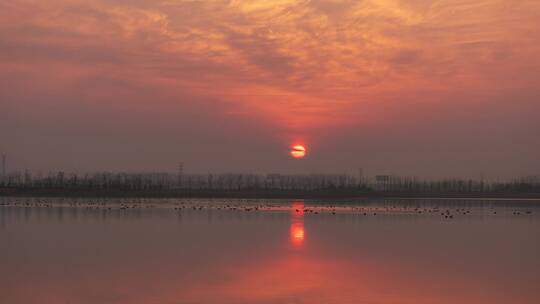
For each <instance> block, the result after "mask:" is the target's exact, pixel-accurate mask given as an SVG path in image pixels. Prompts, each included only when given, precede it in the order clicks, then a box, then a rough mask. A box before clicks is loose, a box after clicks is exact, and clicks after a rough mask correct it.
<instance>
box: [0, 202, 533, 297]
mask: <svg viewBox="0 0 540 304" xmlns="http://www.w3.org/2000/svg"><path fill="white" fill-rule="evenodd" d="M9 202H10V204H9V205H1V203H2V199H1V198H0V248H1V250H0V269H2V271H0V303H13V304H18V303H43V304H56V303H78V304H94V303H100V304H128V303H129V304H146V303H191V304H218V303H219V304H248V303H249V304H279V303H312V304H323V303H344V304H347V303H350V304H352V303H373V304H389V303H399V304H413V303H414V304H431V303H438V304H453V303H479V304H487V303H489V304H506V303H520V304H533V303H534V304H536V303H540V301H539V300H540V291H539V290H538V288H537V285H538V282H540V264H539V259H538V256H539V255H538V253H539V252H540V251H539V250H540V242H539V240H540V238H538V236H539V235H540V216H538V213H540V212H539V211H540V210H539V209H540V207H533V206H532V205H530V204H529V205H527V206H526V207H524V208H522V209H518V208H517V207H516V206H515V205H511V204H509V205H508V207H504V206H502V205H496V206H494V208H495V209H491V207H475V208H474V209H473V207H474V206H467V208H470V209H471V210H472V212H471V213H473V214H475V215H469V214H467V215H462V216H457V215H458V213H457V211H455V210H456V209H457V208H460V209H461V208H462V207H461V206H460V207H457V206H449V207H445V208H444V209H443V207H442V206H444V205H443V204H441V203H440V202H438V201H431V202H432V205H428V202H430V201H426V202H425V203H424V202H418V205H419V206H417V205H416V203H411V202H403V203H402V204H398V203H395V202H390V203H388V205H385V203H381V204H376V202H373V204H372V205H370V206H366V204H364V205H354V206H343V205H339V204H335V203H334V202H324V203H325V204H324V205H323V204H320V205H317V202H313V201H309V200H306V201H279V202H266V201H254V202H251V201H250V202H246V201H235V200H229V201H226V202H224V203H221V204H220V203H219V202H215V201H203V200H201V201H196V202H194V203H182V202H181V201H172V202H170V203H169V205H166V203H167V201H164V200H162V201H157V200H155V201H148V202H146V204H139V205H138V202H136V203H133V202H130V201H125V200H124V201H117V200H103V201H99V202H98V203H99V204H98V203H96V201H88V202H87V203H81V201H78V202H77V204H76V205H75V202H73V203H70V204H71V205H75V206H71V205H69V206H68V204H66V202H64V203H63V204H62V202H58V203H57V202H56V201H55V200H54V199H48V200H40V201H39V203H36V202H32V201H28V202H26V201H23V200H15V199H10V201H9ZM68 202H69V201H68ZM83 202H84V201H83ZM158 202H159V203H161V204H158ZM103 203H105V205H103ZM128 203H129V204H128ZM150 203H155V205H156V206H157V207H156V208H149V207H148V206H149V204H150ZM4 204H5V203H4ZM422 204H424V205H422ZM49 206H51V207H49ZM125 206H129V208H127V207H125ZM254 206H255V207H254ZM195 207H197V208H195ZM417 207H418V208H417ZM420 207H422V208H420ZM451 207H453V208H452V212H454V214H455V215H456V217H455V218H454V219H453V220H448V219H445V218H444V217H443V216H441V214H440V213H435V212H431V213H430V212H426V211H424V210H425V209H428V210H429V209H435V208H437V209H440V210H441V212H442V210H446V209H447V208H448V209H450V208H451ZM25 208H26V209H25ZM254 208H258V209H254ZM505 208H508V209H505ZM525 208H526V209H525ZM533 208H536V209H533ZM528 210H532V214H528V213H527V211H528ZM419 211H422V213H419ZM494 211H497V213H496V214H495V213H494ZM518 211H519V213H520V214H521V215H517V214H515V213H516V212H518ZM375 212H376V213H377V215H373V213H375ZM48 213H50V214H51V216H48ZM364 213H365V214H366V215H364ZM483 214H485V215H486V216H485V217H479V216H480V215H483ZM396 219H400V220H396ZM305 226H307V227H305ZM306 228H307V229H309V234H307V233H308V232H307V231H306ZM287 230H289V233H288V234H289V235H288V236H287ZM307 236H309V242H308V243H306V241H307V239H306V237H307ZM36 253H39V254H36ZM28 286H32V289H31V290H30V291H29V290H28ZM98 295H99V296H98Z"/></svg>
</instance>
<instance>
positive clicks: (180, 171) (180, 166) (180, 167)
mask: <svg viewBox="0 0 540 304" xmlns="http://www.w3.org/2000/svg"><path fill="white" fill-rule="evenodd" d="M183 175H184V162H180V163H178V188H181V187H182V177H183Z"/></svg>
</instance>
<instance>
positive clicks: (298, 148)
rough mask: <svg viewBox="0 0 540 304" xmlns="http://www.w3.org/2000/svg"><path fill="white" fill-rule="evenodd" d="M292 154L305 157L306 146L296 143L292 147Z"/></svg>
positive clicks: (296, 156) (295, 156)
mask: <svg viewBox="0 0 540 304" xmlns="http://www.w3.org/2000/svg"><path fill="white" fill-rule="evenodd" d="M291 156H292V157H294V158H303V157H304V156H306V148H305V147H304V146H302V145H295V146H293V147H292V150H291Z"/></svg>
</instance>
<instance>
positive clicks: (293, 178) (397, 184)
mask: <svg viewBox="0 0 540 304" xmlns="http://www.w3.org/2000/svg"><path fill="white" fill-rule="evenodd" d="M0 189H2V190H3V191H2V192H4V193H5V192H6V191H8V192H9V191H19V192H25V191H26V192H29V191H34V192H36V191H37V192H40V191H42V192H45V191H47V190H51V191H56V192H61V191H87V192H91V191H117V192H118V193H121V192H125V193H129V192H130V191H135V192H138V193H144V192H145V191H147V192H148V193H154V194H156V193H157V194H158V193H174V194H177V195H189V194H194V193H198V194H204V193H214V194H218V193H227V192H231V193H232V192H234V193H239V194H241V193H242V191H250V192H257V191H258V192H259V193H267V194H271V193H289V194H291V195H294V193H310V192H312V193H319V194H322V193H325V192H328V193H339V192H342V193H346V194H347V195H354V194H357V193H403V194H441V193H447V194H452V193H457V194H459V193H461V194H466V193H471V194H474V193H540V177H539V176H531V177H520V178H514V179H510V180H508V181H504V182H500V181H484V180H473V179H442V180H421V179H418V178H413V177H399V176H388V175H382V176H381V175H379V176H375V177H373V178H370V177H361V176H352V175H347V174H309V175H284V174H266V175H259V174H232V173H228V174H172V173H138V174H137V173H111V172H101V173H93V174H76V173H70V174H66V173H65V172H62V171H59V172H53V173H49V174H47V175H45V176H43V175H33V174H32V173H31V172H30V171H28V170H26V171H25V172H14V173H10V174H9V175H7V176H4V177H3V178H2V179H1V180H0Z"/></svg>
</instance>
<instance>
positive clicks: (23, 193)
mask: <svg viewBox="0 0 540 304" xmlns="http://www.w3.org/2000/svg"><path fill="white" fill-rule="evenodd" d="M0 197H113V198H114V197H118V198H131V197H133V198H245V199H358V198H454V199H484V198H485V199H540V193H521V192H519V193H518V192H387V191H385V192H382V191H355V190H351V189H329V190H324V191H323V190H317V191H302V190H265V189H253V190H249V189H243V190H211V189H198V190H195V189H190V190H182V189H172V190H118V189H54V188H51V189H20V188H0Z"/></svg>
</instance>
